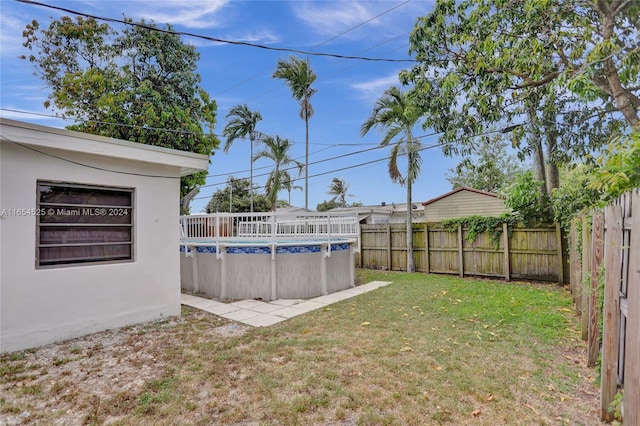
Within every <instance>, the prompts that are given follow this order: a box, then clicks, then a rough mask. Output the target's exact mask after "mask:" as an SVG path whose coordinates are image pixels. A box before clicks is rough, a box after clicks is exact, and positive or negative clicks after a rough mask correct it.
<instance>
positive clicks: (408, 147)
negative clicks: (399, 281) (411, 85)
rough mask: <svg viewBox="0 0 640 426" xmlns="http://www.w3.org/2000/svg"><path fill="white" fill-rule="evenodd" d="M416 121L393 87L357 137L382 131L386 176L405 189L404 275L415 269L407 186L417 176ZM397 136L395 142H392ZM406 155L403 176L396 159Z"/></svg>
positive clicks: (404, 98)
mask: <svg viewBox="0 0 640 426" xmlns="http://www.w3.org/2000/svg"><path fill="white" fill-rule="evenodd" d="M419 118H420V116H419V113H418V111H417V108H416V107H415V106H414V105H412V103H411V100H410V98H409V96H408V94H407V92H402V91H400V89H399V88H398V87H396V86H392V87H390V88H389V89H387V90H385V92H384V94H383V95H382V97H381V98H380V99H378V100H377V101H376V103H375V105H374V107H373V111H372V112H371V115H370V116H369V118H367V120H366V121H365V122H364V123H362V127H361V128H360V130H361V135H362V136H364V135H366V134H367V133H368V132H369V130H371V129H372V128H373V127H379V128H380V129H381V130H383V129H384V130H385V133H384V138H383V139H382V141H381V142H380V144H379V146H380V147H385V146H389V145H392V147H391V156H390V157H389V164H388V169H389V176H390V177H391V180H392V181H393V182H396V183H400V185H406V187H407V272H413V271H414V270H415V264H414V261H413V232H412V230H413V223H412V218H411V214H412V208H413V204H412V203H411V186H412V184H413V182H414V181H415V180H416V179H417V177H418V175H419V174H420V166H421V164H422V158H421V157H420V150H421V148H422V144H421V143H420V141H417V140H415V139H414V138H413V134H412V129H413V126H415V124H416V123H417V122H418V119H419ZM397 136H399V138H398V139H396V140H395V142H392V141H393V140H394V139H395V138H396V137H397ZM401 155H406V156H407V171H406V175H405V176H404V177H403V176H402V173H401V172H400V169H399V168H398V157H399V156H401Z"/></svg>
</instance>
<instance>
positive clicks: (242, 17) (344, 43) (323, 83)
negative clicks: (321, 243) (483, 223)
mask: <svg viewBox="0 0 640 426" xmlns="http://www.w3.org/2000/svg"><path fill="white" fill-rule="evenodd" d="M42 2H43V3H47V4H52V5H57V6H63V7H66V8H69V9H73V10H77V11H80V12H86V13H90V14H94V15H98V16H104V17H111V18H116V19H121V18H122V16H123V15H126V16H127V17H132V18H134V19H135V20H138V19H140V18H145V19H147V20H153V21H155V22H156V23H159V24H164V23H170V24H172V25H173V26H174V27H175V29H176V30H178V31H188V32H191V33H196V34H201V35H206V36H211V37H217V38H221V39H227V40H239V41H248V42H252V43H257V44H262V45H267V46H272V47H286V48H293V49H299V50H305V51H313V52H325V53H335V54H340V55H352V56H365V57H373V58H393V59H410V56H409V54H408V44H409V42H408V38H409V32H410V31H411V30H412V29H413V26H414V24H415V21H416V18H417V17H418V16H421V15H424V14H427V13H428V12H429V10H430V8H431V7H432V3H431V2H429V1H420V0H413V1H408V2H406V1H404V0H399V1H292V2H288V1H275V2H272V1H223V0H211V1H199V0H192V1H181V0H171V1H164V0H158V1H153V2H149V1H143V0H129V1H126V2H124V1H112V0H110V1H104V0H100V1H52V0H42ZM62 15H63V13H62V12H58V11H56V10H53V9H48V8H44V7H41V6H35V5H27V4H22V3H18V2H16V1H13V0H0V16H1V18H0V19H1V22H0V30H1V33H0V37H1V38H0V49H1V75H0V81H1V87H0V108H2V109H1V110H0V116H2V117H6V118H12V119H17V120H22V121H27V122H32V123H38V124H43V125H48V126H52V127H64V126H65V124H71V123H65V122H64V121H62V120H60V119H54V118H51V117H45V116H41V115H36V114H46V115H50V114H52V111H51V110H46V109H45V108H44V106H43V102H44V100H45V99H46V96H47V94H48V88H47V87H46V86H45V84H44V83H43V82H42V81H41V80H39V79H38V78H37V77H35V76H34V75H33V67H32V65H31V64H30V63H28V62H27V61H24V60H20V59H18V56H19V55H21V54H24V53H26V52H25V51H26V49H25V48H24V47H22V41H23V40H22V36H21V34H22V30H23V29H24V27H25V25H26V24H27V23H29V22H31V20H33V19H36V20H38V21H39V22H40V23H41V26H45V25H48V23H49V22H50V18H58V17H60V16H62ZM379 15H380V16H379ZM112 25H113V26H114V27H116V25H117V24H112ZM183 41H185V42H187V43H191V44H194V45H195V46H196V48H197V50H198V52H199V53H200V55H201V59H200V61H199V63H198V72H199V73H200V75H201V77H202V86H203V87H204V89H205V90H206V91H207V92H208V93H209V94H211V95H212V97H213V98H214V99H216V101H217V103H218V124H217V126H216V129H215V132H216V133H217V134H222V129H223V127H224V125H225V122H226V120H225V116H226V114H227V112H228V111H229V109H230V108H232V107H233V106H235V105H238V104H245V103H246V104H247V105H248V106H249V108H250V109H252V110H257V111H259V112H260V113H261V114H262V117H263V120H262V121H261V122H260V123H259V124H258V127H257V128H258V130H260V131H262V132H264V133H267V134H271V135H279V136H280V137H283V138H288V139H289V140H291V141H293V142H294V143H295V145H294V149H293V155H294V157H295V158H297V159H299V160H300V161H304V140H305V137H304V121H303V120H301V119H300V118H299V115H298V111H299V106H298V103H297V102H296V101H295V100H294V99H293V98H292V97H291V94H290V91H289V89H288V88H287V87H286V86H285V85H284V83H283V82H281V81H280V80H276V79H273V78H272V77H271V75H272V74H273V71H274V70H275V67H276V63H277V60H278V58H284V57H286V56H288V54H287V53H283V52H277V51H270V50H264V49H257V48H253V47H246V46H236V45H229V44H221V43H214V42H208V41H204V40H201V39H194V38H183ZM309 59H310V61H311V66H312V68H313V69H314V71H315V73H316V74H317V80H316V83H315V85H314V87H315V88H316V89H317V93H316V94H315V95H314V96H313V98H312V104H313V107H314V109H315V116H314V117H313V118H312V119H311V120H310V130H309V134H310V145H309V152H310V156H309V162H310V165H309V207H310V208H312V209H315V207H316V205H317V204H318V203H320V202H321V201H323V200H327V199H329V198H330V196H329V195H327V194H326V192H327V190H328V187H329V183H330V182H331V179H332V178H334V177H337V178H340V179H344V180H346V181H347V183H349V184H350V188H349V193H350V194H353V195H354V196H353V197H349V199H348V201H349V202H354V201H360V202H362V203H364V204H365V205H376V204H380V203H381V202H382V201H385V202H386V203H391V202H395V203H404V202H405V200H406V195H405V194H406V191H405V188H403V187H401V186H400V185H398V184H393V183H392V182H391V180H390V179H389V176H388V172H387V161H386V160H385V161H378V162H373V163H370V164H367V165H362V164H364V163H368V162H372V161H375V160H379V159H383V158H385V157H386V156H387V155H388V154H389V150H388V148H387V149H384V148H383V149H372V150H370V151H367V152H364V153H359V154H353V155H348V154H351V153H354V152H356V151H361V150H363V149H367V148H374V147H376V146H377V144H378V142H379V141H380V140H381V137H382V134H381V133H380V132H379V131H377V130H376V129H373V130H371V131H370V132H369V134H368V135H367V136H365V137H361V136H360V126H361V125H362V123H363V121H364V120H365V119H366V118H367V117H368V116H369V114H370V112H371V109H372V107H373V105H374V103H375V101H376V99H378V98H379V97H380V96H381V95H382V93H383V92H384V90H385V89H387V88H388V87H390V86H391V85H394V84H399V82H398V78H397V76H398V73H399V72H400V71H401V70H402V69H404V68H407V67H409V65H410V64H408V63H385V62H374V61H363V60H344V59H336V58H327V57H319V56H309ZM15 111H26V112H27V113H26V114H25V113H17V112H15ZM414 132H415V134H416V135H417V136H420V135H424V134H429V133H431V132H430V131H429V130H426V131H425V130H423V129H422V128H421V127H416V129H415V130H414ZM221 141H222V142H224V140H223V138H222V137H221ZM422 141H423V143H424V144H425V145H434V144H436V143H437V137H436V136H430V137H425V138H423V139H422ZM341 156H344V157H342V158H335V157H341ZM422 158H423V164H422V173H421V175H420V178H419V180H418V181H417V182H416V183H415V184H414V192H413V200H414V202H419V201H426V200H428V199H430V198H433V197H436V196H438V195H441V194H443V193H445V192H447V191H449V190H451V185H450V184H449V182H448V181H447V180H446V179H445V173H446V172H447V170H448V169H450V168H452V167H454V166H455V165H456V164H457V162H458V161H459V159H458V158H446V157H444V156H443V155H442V152H441V150H440V148H435V149H429V150H426V151H423V153H422ZM211 160H212V163H211V166H210V169H209V174H210V176H209V177H208V178H207V185H206V186H205V187H203V188H202V189H201V191H200V193H199V194H198V195H197V197H196V199H195V200H194V201H193V202H192V205H191V207H192V212H199V211H201V210H202V209H203V208H204V205H205V204H206V203H207V201H208V199H209V198H210V197H211V194H213V193H214V192H215V191H216V190H217V189H220V188H223V187H224V186H225V182H226V180H227V178H228V176H231V175H232V176H234V177H236V178H240V177H247V178H248V177H249V171H248V170H249V143H248V141H243V140H238V141H236V142H235V143H234V145H233V146H232V147H231V150H230V151H229V153H228V154H225V153H224V152H222V150H218V151H216V153H215V155H214V156H213V157H212V159H211ZM401 164H402V168H403V169H404V164H405V163H404V162H402V163H401ZM269 167H270V164H269V163H268V162H267V161H266V160H264V161H263V160H261V161H258V162H256V163H254V175H255V178H254V182H255V183H256V184H258V185H263V184H264V182H265V179H266V177H265V176H264V174H266V173H267V172H268V171H269V170H270V168H269ZM297 184H299V185H300V186H304V179H301V180H300V181H299V182H297ZM287 197H288V195H287V193H286V192H283V193H281V194H280V197H279V198H281V199H287ZM291 203H292V204H293V205H295V206H304V194H303V192H302V191H299V190H297V191H293V192H292V193H291Z"/></svg>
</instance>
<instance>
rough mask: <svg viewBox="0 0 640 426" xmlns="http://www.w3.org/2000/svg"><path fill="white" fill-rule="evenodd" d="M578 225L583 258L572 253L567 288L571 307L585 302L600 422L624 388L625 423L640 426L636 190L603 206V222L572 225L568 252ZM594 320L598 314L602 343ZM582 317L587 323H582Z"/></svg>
mask: <svg viewBox="0 0 640 426" xmlns="http://www.w3.org/2000/svg"><path fill="white" fill-rule="evenodd" d="M634 207H635V210H636V212H635V214H633V210H634ZM578 224H581V226H582V253H576V256H577V259H575V260H574V262H573V263H572V268H571V269H572V271H574V272H573V273H572V274H571V282H572V283H571V288H572V291H574V296H575V298H574V300H575V302H576V307H580V304H582V303H583V302H585V301H588V302H589V303H588V304H582V306H581V314H582V319H583V323H582V335H583V337H584V338H585V339H586V338H588V343H587V347H588V353H587V355H588V364H589V365H591V366H593V365H594V364H595V360H596V359H597V356H598V354H601V356H602V369H601V381H600V383H601V384H600V386H601V387H600V416H601V418H602V420H606V421H611V420H613V416H612V415H611V413H609V412H608V408H609V405H610V404H611V403H612V402H613V401H614V399H615V395H616V393H617V391H618V389H619V387H623V388H624V424H632V425H636V424H640V327H638V326H637V324H639V323H640V189H636V190H634V191H633V192H632V193H627V194H624V195H623V196H621V197H620V198H618V199H617V200H616V201H615V202H613V203H612V204H610V205H609V206H607V207H605V209H604V218H603V213H602V211H594V212H591V213H590V214H589V215H587V216H583V217H582V218H580V220H575V221H574V222H573V223H572V232H571V247H572V251H573V248H574V247H576V248H577V246H578V244H577V239H578V237H579V235H578V232H577V228H578ZM591 224H593V226H592V227H591ZM591 229H592V231H591ZM602 241H603V242H602ZM580 254H581V257H580ZM601 262H604V291H603V293H602V297H603V298H604V300H603V302H604V307H603V311H602V312H600V308H599V306H598V303H597V299H598V297H599V295H600V294H599V293H600V291H601V290H600V289H598V281H599V273H600V272H601V267H600V265H601ZM578 269H581V273H580V274H579V273H577V271H578ZM580 276H581V279H580ZM585 293H588V294H585ZM585 311H587V312H588V314H586V313H585ZM599 315H602V341H600V334H599V330H598V328H599V318H598V316H599ZM585 317H587V318H588V321H584V319H585ZM627 324H629V327H627Z"/></svg>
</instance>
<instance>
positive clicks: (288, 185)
mask: <svg viewBox="0 0 640 426" xmlns="http://www.w3.org/2000/svg"><path fill="white" fill-rule="evenodd" d="M285 173H286V175H285V182H284V189H286V190H287V192H288V193H289V201H288V203H289V205H291V191H292V190H294V189H299V190H300V191H302V187H301V186H300V185H294V184H293V180H292V179H291V175H290V174H289V171H288V170H287V171H285Z"/></svg>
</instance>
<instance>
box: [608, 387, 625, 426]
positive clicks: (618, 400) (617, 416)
mask: <svg viewBox="0 0 640 426" xmlns="http://www.w3.org/2000/svg"><path fill="white" fill-rule="evenodd" d="M623 401H624V389H620V390H619V391H618V392H617V393H616V396H615V397H614V398H613V401H611V404H609V407H607V411H609V412H610V413H611V414H613V418H614V420H615V421H617V422H622V421H623V418H622V402H623ZM619 424H622V423H619Z"/></svg>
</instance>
